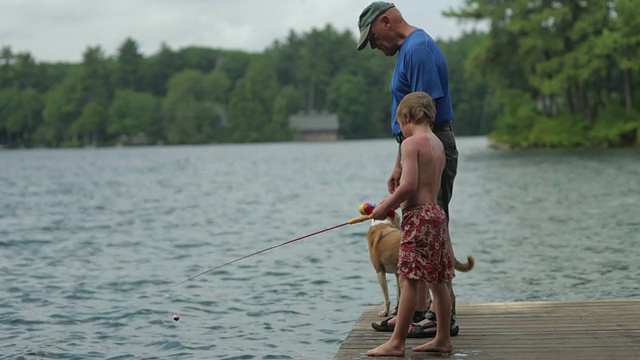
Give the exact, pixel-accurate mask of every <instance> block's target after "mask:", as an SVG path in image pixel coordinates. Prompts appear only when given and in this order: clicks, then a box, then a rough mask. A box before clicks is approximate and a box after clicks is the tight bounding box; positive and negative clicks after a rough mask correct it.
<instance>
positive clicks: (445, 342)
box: [413, 283, 453, 353]
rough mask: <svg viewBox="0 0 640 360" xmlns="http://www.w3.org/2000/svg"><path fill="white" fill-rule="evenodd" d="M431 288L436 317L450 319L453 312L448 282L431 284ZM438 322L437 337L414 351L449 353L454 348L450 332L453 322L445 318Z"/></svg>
mask: <svg viewBox="0 0 640 360" xmlns="http://www.w3.org/2000/svg"><path fill="white" fill-rule="evenodd" d="M429 289H431V293H432V294H433V299H434V307H435V312H436V318H438V319H447V320H448V319H449V316H450V314H451V295H450V293H449V288H448V287H447V285H446V284H444V283H440V284H429ZM437 323H438V325H437V329H436V337H435V338H434V339H433V340H431V341H429V342H427V343H425V344H422V345H420V346H416V347H414V348H413V350H414V351H427V352H440V353H448V352H451V351H452V350H453V345H452V344H451V334H449V332H450V331H451V322H449V321H446V320H445V321H438V322H437Z"/></svg>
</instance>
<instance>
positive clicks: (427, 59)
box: [389, 29, 453, 136]
mask: <svg viewBox="0 0 640 360" xmlns="http://www.w3.org/2000/svg"><path fill="white" fill-rule="evenodd" d="M389 89H390V90H391V131H392V133H393V136H398V135H400V134H401V133H402V132H401V131H400V125H398V121H397V120H396V109H398V104H400V100H402V98H403V97H404V96H405V95H407V94H408V93H411V92H414V91H424V92H426V93H427V94H429V95H430V96H431V98H433V100H434V101H435V103H436V119H435V124H438V125H440V124H449V123H451V122H452V121H453V108H452V107H451V95H450V94H449V75H448V73H447V62H446V60H445V59H444V55H443V54H442V52H441V51H440V48H438V45H436V43H435V41H433V39H432V38H431V36H429V34H427V33H426V32H425V31H424V30H422V29H416V30H414V31H412V32H411V34H409V36H407V38H406V39H405V40H404V41H403V42H402V44H401V45H400V49H399V50H398V59H397V60H396V67H395V69H394V70H393V75H392V76H391V84H390V85H389Z"/></svg>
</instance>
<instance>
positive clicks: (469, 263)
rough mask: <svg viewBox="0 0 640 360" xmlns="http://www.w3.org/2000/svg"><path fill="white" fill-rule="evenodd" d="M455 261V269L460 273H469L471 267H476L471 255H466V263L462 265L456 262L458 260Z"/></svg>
mask: <svg viewBox="0 0 640 360" xmlns="http://www.w3.org/2000/svg"><path fill="white" fill-rule="evenodd" d="M455 261H456V263H455V265H454V267H455V269H456V270H458V271H462V272H468V271H471V270H472V269H473V267H474V266H475V265H476V261H475V259H474V258H473V256H471V255H467V262H466V263H464V264H463V263H461V262H460V261H458V259H455Z"/></svg>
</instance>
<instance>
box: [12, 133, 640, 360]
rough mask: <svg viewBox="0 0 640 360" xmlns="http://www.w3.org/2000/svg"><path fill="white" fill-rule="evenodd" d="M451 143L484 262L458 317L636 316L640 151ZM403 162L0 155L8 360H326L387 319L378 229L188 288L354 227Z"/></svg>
mask: <svg viewBox="0 0 640 360" xmlns="http://www.w3.org/2000/svg"><path fill="white" fill-rule="evenodd" d="M458 145H459V148H460V153H461V155H460V164H459V174H458V177H457V179H456V185H455V192H454V198H453V202H452V205H451V213H452V220H451V234H452V240H453V244H454V249H455V251H456V255H457V257H458V258H460V259H463V258H464V257H465V256H466V255H467V254H471V255H473V256H475V259H476V268H475V269H474V270H473V271H472V272H470V273H466V274H465V273H459V274H458V276H457V277H456V279H455V280H454V286H455V289H456V292H457V295H458V302H460V303H464V302H495V301H530V300H533V301H545V300H595V299H620V298H640V266H639V265H638V264H639V260H640V257H639V253H638V250H637V249H638V245H639V243H640V206H639V204H640V150H638V149H596V150H523V151H501V150H494V149H490V148H489V147H488V143H487V140H486V139H484V138H460V139H459V140H458ZM396 151H397V145H396V144H395V142H394V141H393V140H370V141H345V142H333V143H277V144H252V145H220V146H217V145H216V146H193V147H149V148H120V149H119V148H109V149H75V150H16V151H2V152H0V283H1V284H2V286H1V287H0V348H1V349H2V350H1V351H0V359H227V360H229V359H331V358H332V357H333V355H334V354H335V353H336V351H337V350H338V348H339V347H340V344H341V342H342V340H343V339H344V338H345V337H346V335H347V334H348V333H349V331H350V330H351V328H352V326H353V325H354V324H355V322H356V320H357V318H358V317H359V316H360V314H361V312H362V310H363V309H364V308H365V307H366V306H368V305H373V304H381V303H382V295H381V292H380V290H379V287H378V284H377V281H376V276H375V273H374V271H373V269H372V267H371V264H370V263H369V258H368V253H367V245H366V242H365V234H366V231H367V229H368V226H369V225H368V223H361V224H353V225H347V226H344V227H340V228H337V229H334V230H331V231H327V232H324V233H322V234H319V235H315V236H312V237H309V238H307V239H304V240H301V241H298V242H294V243H291V244H287V245H285V246H282V247H279V248H277V249H274V250H271V251H268V252H264V253H261V254H258V255H256V256H252V257H249V258H247V259H244V260H241V261H239V262H237V263H234V264H231V265H228V266H225V267H222V268H221V269H219V270H215V271H212V272H209V273H207V274H205V275H202V276H200V277H197V278H195V279H193V280H190V281H188V282H186V283H184V284H182V285H178V286H176V283H178V282H180V281H183V280H185V279H186V278H188V277H190V276H193V275H195V274H197V273H199V272H202V271H205V270H207V269H208V268H211V267H215V266H217V265H220V264H223V263H225V262H227V261H230V260H233V259H236V258H238V257H241V256H244V255H247V254H250V253H253V252H256V251H259V250H262V249H265V248H268V247H270V246H274V245H277V244H280V243H283V242H285V241H288V240H290V239H294V238H297V237H299V236H303V235H306V234H310V233H313V232H316V231H318V230H322V229H326V228H328V227H331V226H334V225H338V224H342V223H344V222H346V221H347V220H349V219H350V218H353V217H357V216H359V214H358V206H359V205H360V204H361V203H363V202H373V203H375V202H377V201H379V200H380V199H381V198H383V197H384V196H386V179H387V176H388V174H389V173H390V171H391V166H392V165H393V161H394V159H395V153H396ZM389 280H391V278H390V279H389ZM390 286H393V282H392V283H391V285H390ZM394 295H395V294H394ZM392 300H393V299H392ZM174 313H178V314H179V315H180V316H181V319H180V321H178V322H175V321H173V320H172V315H173V314H174ZM460 326H461V333H462V334H463V333H464V324H462V323H461V324H460Z"/></svg>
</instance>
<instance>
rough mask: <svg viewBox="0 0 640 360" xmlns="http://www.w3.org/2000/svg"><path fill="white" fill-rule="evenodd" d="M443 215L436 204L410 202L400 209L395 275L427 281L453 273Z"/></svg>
mask: <svg viewBox="0 0 640 360" xmlns="http://www.w3.org/2000/svg"><path fill="white" fill-rule="evenodd" d="M453 266H454V262H453V250H452V248H451V240H450V239H449V229H448V226H447V216H446V214H445V213H444V210H442V208H441V207H440V206H438V204H436V203H431V204H420V205H411V206H409V207H407V208H405V209H403V210H402V241H401V242H400V255H399V257H398V275H400V276H404V277H405V278H407V279H415V280H420V281H424V282H427V283H429V284H439V283H445V282H448V281H451V279H453V278H454V277H455V271H454V268H453Z"/></svg>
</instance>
